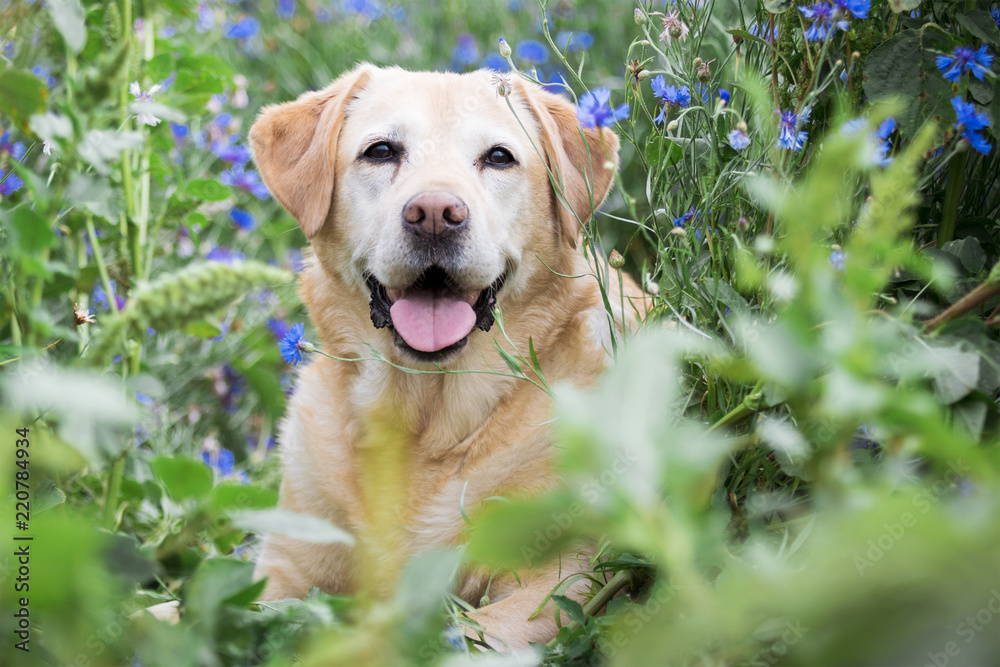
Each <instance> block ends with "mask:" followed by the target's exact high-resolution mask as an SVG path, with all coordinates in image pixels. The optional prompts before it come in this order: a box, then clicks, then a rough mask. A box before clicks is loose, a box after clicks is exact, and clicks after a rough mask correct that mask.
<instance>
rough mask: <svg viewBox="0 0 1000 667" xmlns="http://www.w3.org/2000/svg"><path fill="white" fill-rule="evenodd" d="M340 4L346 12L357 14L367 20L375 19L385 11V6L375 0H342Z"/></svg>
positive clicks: (380, 16)
mask: <svg viewBox="0 0 1000 667" xmlns="http://www.w3.org/2000/svg"><path fill="white" fill-rule="evenodd" d="M341 6H342V7H343V8H344V11H345V12H347V13H348V14H357V15H359V16H362V17H364V18H365V19H366V20H368V21H377V20H379V19H380V18H382V15H383V14H384V13H385V7H383V6H382V3H381V2H378V1H377V0H343V2H342V3H341Z"/></svg>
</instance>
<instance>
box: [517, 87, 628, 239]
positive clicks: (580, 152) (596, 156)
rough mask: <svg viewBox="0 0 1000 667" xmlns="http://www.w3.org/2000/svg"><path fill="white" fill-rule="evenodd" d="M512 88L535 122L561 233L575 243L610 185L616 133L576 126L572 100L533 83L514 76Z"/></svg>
mask: <svg viewBox="0 0 1000 667" xmlns="http://www.w3.org/2000/svg"><path fill="white" fill-rule="evenodd" d="M515 90H517V91H518V92H519V93H520V94H521V96H522V97H523V99H524V100H525V101H526V102H527V104H528V107H529V108H530V109H531V112H532V114H533V115H534V116H535V118H536V120H538V123H539V125H540V126H541V140H542V146H541V148H542V152H543V153H544V155H545V159H546V162H547V163H548V167H549V171H550V172H551V173H552V178H553V179H554V180H555V184H554V187H553V193H554V195H553V196H554V197H555V208H556V215H557V217H558V219H559V224H560V229H561V230H562V234H563V236H564V237H565V238H566V240H567V241H569V243H570V245H572V246H574V247H575V246H576V241H577V238H578V237H579V236H580V233H581V225H585V224H586V223H587V221H588V220H590V217H591V216H592V215H593V213H594V211H596V210H597V208H598V207H599V206H600V205H601V204H602V203H603V202H604V198H605V197H607V196H608V192H609V191H610V190H611V184H612V182H613V181H614V175H615V170H616V169H618V135H616V134H615V133H614V132H612V131H611V130H609V129H608V128H604V127H602V128H597V129H596V130H592V129H589V128H584V127H582V126H581V125H580V122H579V121H578V120H577V117H576V108H575V107H574V106H573V105H572V104H570V103H569V102H567V101H566V100H564V99H563V98H562V97H560V96H558V95H553V94H552V93H549V92H547V91H545V90H544V89H542V88H541V87H539V86H537V85H533V84H526V83H522V82H520V81H518V82H516V83H515ZM556 188H558V192H557V191H556ZM560 193H561V194H560Z"/></svg>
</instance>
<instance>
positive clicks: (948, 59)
mask: <svg viewBox="0 0 1000 667" xmlns="http://www.w3.org/2000/svg"><path fill="white" fill-rule="evenodd" d="M992 63H993V56H992V55H990V54H989V53H987V52H986V45H985V44H984V45H983V46H980V47H979V50H977V51H973V50H972V47H971V46H959V47H956V48H955V50H954V51H952V52H951V55H950V56H938V57H937V67H938V69H939V70H941V76H943V77H944V78H945V79H947V80H948V81H951V82H952V83H958V80H959V79H960V78H962V72H972V76H974V77H976V78H977V79H979V80H980V81H982V80H983V76H984V75H985V74H986V72H988V71H990V65H991V64H992Z"/></svg>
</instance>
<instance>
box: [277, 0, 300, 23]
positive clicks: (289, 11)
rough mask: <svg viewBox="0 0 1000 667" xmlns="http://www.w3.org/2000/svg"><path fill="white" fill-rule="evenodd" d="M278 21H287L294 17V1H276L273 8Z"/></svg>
mask: <svg viewBox="0 0 1000 667" xmlns="http://www.w3.org/2000/svg"><path fill="white" fill-rule="evenodd" d="M274 11H275V13H276V14H277V15H278V18H279V19H284V20H288V19H290V18H292V17H293V16H295V0H278V2H277V5H276V6H275V8H274Z"/></svg>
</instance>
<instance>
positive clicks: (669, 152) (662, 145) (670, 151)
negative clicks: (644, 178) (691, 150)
mask: <svg viewBox="0 0 1000 667" xmlns="http://www.w3.org/2000/svg"><path fill="white" fill-rule="evenodd" d="M683 154H684V151H683V150H682V149H681V147H680V146H678V145H677V144H676V143H675V142H673V141H671V140H670V139H668V138H667V137H662V136H661V137H656V138H654V139H652V140H650V142H649V143H648V144H646V162H648V163H649V165H650V168H653V169H663V168H664V167H672V166H673V165H675V164H676V163H677V161H678V160H680V159H681V156H682V155H683Z"/></svg>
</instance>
